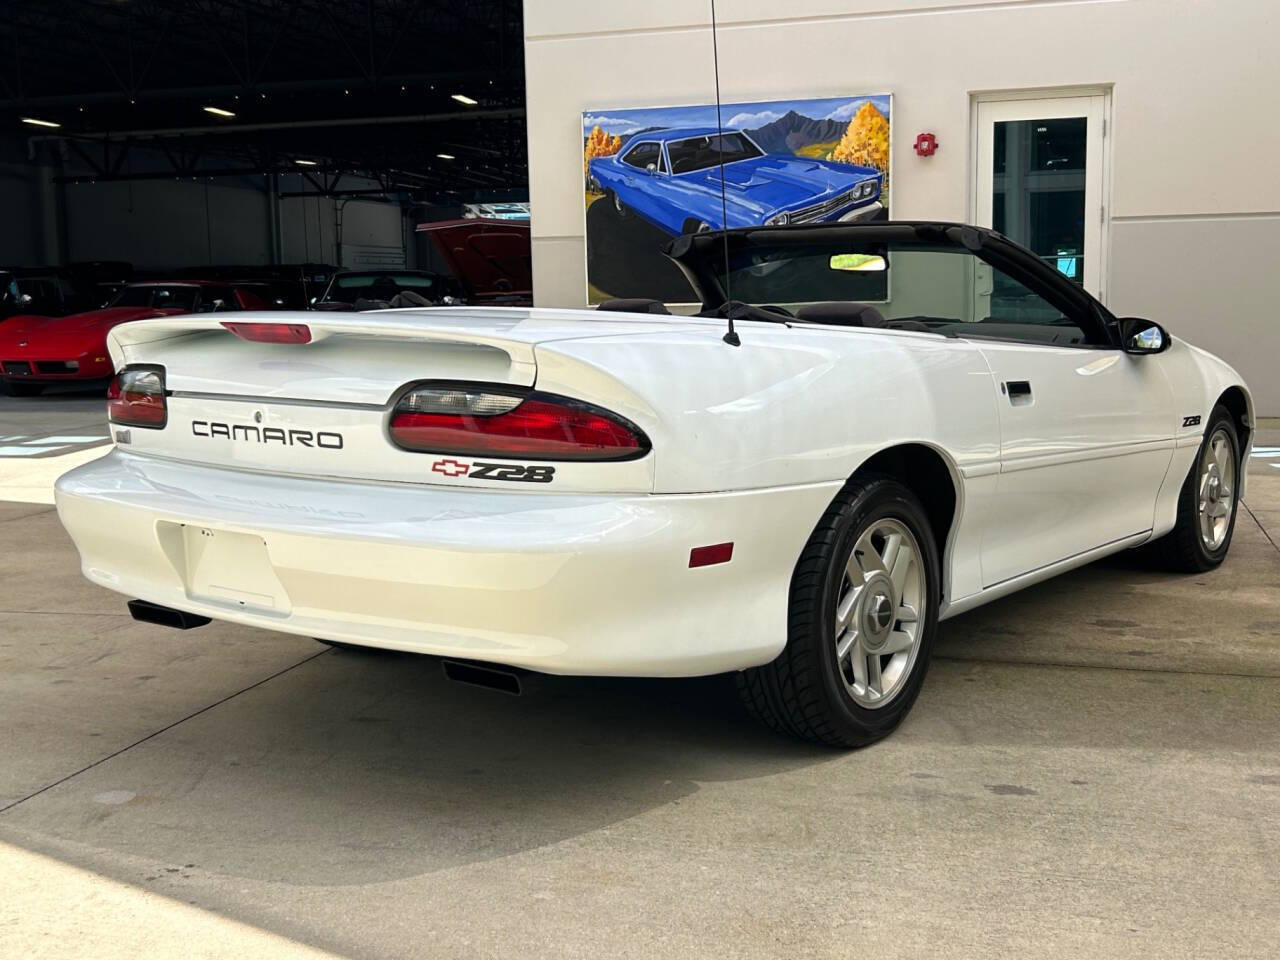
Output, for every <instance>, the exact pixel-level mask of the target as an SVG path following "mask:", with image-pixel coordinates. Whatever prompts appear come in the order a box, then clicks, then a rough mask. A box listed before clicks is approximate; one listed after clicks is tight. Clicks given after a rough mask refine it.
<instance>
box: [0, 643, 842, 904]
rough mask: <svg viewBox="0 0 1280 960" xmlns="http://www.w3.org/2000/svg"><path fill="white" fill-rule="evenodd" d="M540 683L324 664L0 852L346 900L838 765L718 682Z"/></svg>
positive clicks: (197, 722)
mask: <svg viewBox="0 0 1280 960" xmlns="http://www.w3.org/2000/svg"><path fill="white" fill-rule="evenodd" d="M538 679H539V681H540V682H539V684H538V689H537V691H536V692H535V693H533V694H532V695H530V696H527V697H512V696H509V695H506V694H502V693H498V692H494V691H491V690H486V689H481V688H475V687H469V686H465V685H460V684H455V683H451V682H449V681H447V680H445V679H444V678H443V676H442V674H441V671H440V666H439V663H438V662H436V661H434V660H430V659H427V658H421V657H414V656H408V655H400V654H378V653H363V652H350V651H344V650H334V651H331V652H329V653H326V654H324V655H322V656H319V657H316V658H315V659H314V660H311V661H308V662H306V663H305V664H303V665H302V666H300V667H298V668H296V669H294V670H292V671H290V672H288V673H285V674H284V675H282V676H280V677H278V678H276V679H275V680H273V681H271V682H270V683H267V684H263V685H262V686H260V687H257V688H255V689H252V690H250V691H248V692H246V693H243V694H241V695H240V696H237V697H235V698H234V699H232V700H230V701H228V702H227V703H225V704H223V705H222V706H219V707H217V708H216V709H213V710H210V711H208V712H206V713H203V714H201V715H199V716H196V717H193V718H191V719H189V720H187V721H185V722H183V723H181V724H179V725H178V726H176V727H174V728H173V729H171V730H169V731H167V732H165V733H163V734H161V735H159V736H157V737H155V738H153V739H151V740H149V741H147V742H146V743H143V744H141V745H139V746H137V747H134V748H133V749H131V750H128V751H126V752H125V753H123V754H121V755H120V756H118V757H116V758H115V759H113V760H111V761H109V762H108V763H105V764H102V765H101V766H99V767H96V768H94V769H92V770H89V771H87V772H85V773H83V774H81V775H80V776H78V777H76V778H74V779H73V780H71V781H70V782H68V783H66V784H64V785H62V786H59V787H55V788H54V789H52V790H49V791H48V792H46V793H44V794H42V795H41V796H39V797H36V798H34V799H32V800H29V801H27V802H26V803H24V804H22V805H20V806H19V807H16V808H14V809H12V810H10V811H9V812H8V813H6V814H4V815H3V817H0V831H2V833H0V835H2V836H4V838H5V839H8V840H11V841H12V842H22V843H23V844H24V845H26V846H30V847H31V848H32V849H36V850H38V851H39V852H45V853H54V854H55V855H57V856H59V857H60V858H62V859H67V858H68V856H70V857H72V858H73V859H75V858H76V856H77V851H79V853H80V854H83V852H84V851H86V850H89V849H92V850H97V851H99V852H101V853H103V854H106V857H105V859H101V858H100V857H98V856H96V855H95V856H91V857H90V858H89V861H88V862H87V863H85V864H84V865H86V866H90V867H91V868H92V869H98V870H101V869H105V868H106V867H107V864H109V863H111V862H114V861H115V860H116V859H117V858H118V857H120V856H125V855H127V856H128V857H133V858H141V860H140V862H143V863H148V864H186V863H198V864H199V866H200V868H201V869H202V870H205V871H212V872H215V873H218V874H220V875H224V876H234V877H240V878H246V879H256V880H264V881H265V880H271V879H274V878H280V877H284V876H287V877H288V878H290V880H291V882H297V883H304V884H318V885H325V886H342V885H346V884H362V883H371V882H383V881H389V880H393V879H397V878H402V877H408V876H416V875H419V874H423V873H429V872H432V871H436V870H440V869H445V868H449V867H455V866H458V865H462V864H468V863H475V862H479V861H486V860H491V859H495V858H499V857H506V856H510V855H513V854H516V853H519V852H521V851H525V850H529V849H533V848H537V847H541V846H544V845H547V844H553V843H558V842H561V841H565V840H568V839H571V838H573V837H576V836H579V835H581V834H584V833H587V832H590V831H596V830H600V829H602V828H608V827H610V826H611V825H614V824H618V823H621V822H623V821H626V820H629V819H631V818H633V817H636V816H638V815H640V814H643V813H645V812H647V811H651V810H653V809H655V808H659V807H663V806H666V805H668V804H673V803H675V804H678V803H679V802H680V801H681V800H682V798H685V797H688V796H689V795H691V794H693V793H695V792H696V791H698V790H699V784H700V783H704V782H709V781H723V780H741V779H749V778H754V777H767V776H771V775H774V774H778V773H782V772H784V771H790V770H795V769H797V768H800V767H804V766H808V765H813V764H821V763H826V762H832V761H834V760H837V759H839V758H840V757H841V756H842V754H840V753H838V752H835V751H831V750H826V749H822V748H819V747H816V746H812V745H809V744H805V743H800V742H796V741H791V740H787V739H784V738H781V737H778V736H775V735H774V734H772V733H770V732H769V731H767V730H764V729H763V728H761V727H759V726H757V725H756V724H754V723H753V722H752V721H750V719H749V718H747V717H746V716H745V715H744V714H743V712H742V710H741V708H740V707H739V705H738V703H737V699H736V694H735V692H734V690H733V689H732V681H731V679H730V678H728V677H723V676H721V677H710V678H702V679H696V680H612V679H584V678H556V677H545V678H538ZM15 831H17V834H16V835H15ZM150 869H152V868H151V867H148V868H147V870H150ZM122 879H125V880H127V881H129V882H137V881H139V880H141V879H144V878H143V877H132V878H130V877H125V878H122Z"/></svg>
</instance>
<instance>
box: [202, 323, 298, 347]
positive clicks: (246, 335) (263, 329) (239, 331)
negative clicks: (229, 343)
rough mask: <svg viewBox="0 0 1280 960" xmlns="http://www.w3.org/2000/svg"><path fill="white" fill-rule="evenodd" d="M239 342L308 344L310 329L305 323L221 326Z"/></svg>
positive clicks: (230, 324)
mask: <svg viewBox="0 0 1280 960" xmlns="http://www.w3.org/2000/svg"><path fill="white" fill-rule="evenodd" d="M222 325H223V326H224V327H226V328H227V329H228V330H230V331H231V332H232V333H234V334H235V335H236V336H237V337H239V338H240V339H241V340H252V341H253V342H254V343H310V342H311V328H310V327H308V326H307V325H306V324H305V323H227V322H225V321H224V322H223V324H222Z"/></svg>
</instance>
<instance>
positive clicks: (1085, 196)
mask: <svg viewBox="0 0 1280 960" xmlns="http://www.w3.org/2000/svg"><path fill="white" fill-rule="evenodd" d="M1105 110H1106V98H1105V97H1104V96H1102V95H1097V96H1087V97H1052V98H1044V99H1032V98H1029V99H1018V100H982V101H979V102H978V104H977V112H976V116H977V125H976V141H977V142H976V151H975V152H976V157H975V164H974V172H975V183H974V194H973V196H974V201H975V202H974V206H973V212H974V216H975V217H976V219H977V223H978V225H979V226H983V227H991V228H992V229H994V230H996V231H998V232H1000V233H1002V234H1004V235H1005V236H1006V237H1008V238H1009V239H1010V240H1014V241H1016V242H1018V243H1020V244H1022V245H1023V246H1024V247H1028V248H1030V249H1031V250H1032V251H1033V252H1034V253H1036V254H1037V255H1038V256H1039V257H1040V258H1041V259H1043V260H1044V261H1045V262H1046V263H1048V264H1050V265H1051V266H1053V267H1055V268H1056V269H1057V270H1058V271H1059V272H1061V273H1062V274H1063V275H1065V276H1067V277H1068V278H1070V279H1072V280H1075V281H1076V282H1077V283H1080V284H1083V286H1084V288H1085V289H1086V290H1088V291H1089V292H1090V293H1092V294H1093V295H1094V296H1095V297H1097V298H1098V299H1099V300H1102V301H1103V302H1104V303H1105V302H1106V296H1105V294H1106V291H1105V289H1104V286H1105V284H1104V280H1105V269H1104V268H1105V261H1104V253H1105V250H1104V245H1105V239H1106V238H1105V231H1104V230H1103V223H1104V216H1105V211H1104V209H1103V188H1104V183H1105V179H1106V178H1105V170H1104V158H1105V156H1106V154H1105V151H1104V150H1103V135H1104V127H1103V121H1104V117H1105Z"/></svg>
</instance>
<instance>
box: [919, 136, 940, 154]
mask: <svg viewBox="0 0 1280 960" xmlns="http://www.w3.org/2000/svg"><path fill="white" fill-rule="evenodd" d="M937 152H938V138H937V137H935V136H934V135H933V134H932V133H921V134H918V135H917V136H916V153H917V154H919V155H920V156H922V157H932V156H933V155H934V154H935V153H937Z"/></svg>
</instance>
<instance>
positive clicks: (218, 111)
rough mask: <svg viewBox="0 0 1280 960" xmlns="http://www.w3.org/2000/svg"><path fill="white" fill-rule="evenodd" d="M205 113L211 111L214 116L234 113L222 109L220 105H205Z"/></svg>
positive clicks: (229, 115) (227, 115) (230, 115)
mask: <svg viewBox="0 0 1280 960" xmlns="http://www.w3.org/2000/svg"><path fill="white" fill-rule="evenodd" d="M204 112H205V113H212V114H213V115H214V116H215V117H234V116H235V114H234V113H232V112H231V111H230V110H223V109H222V108H221V107H205V108H204Z"/></svg>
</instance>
